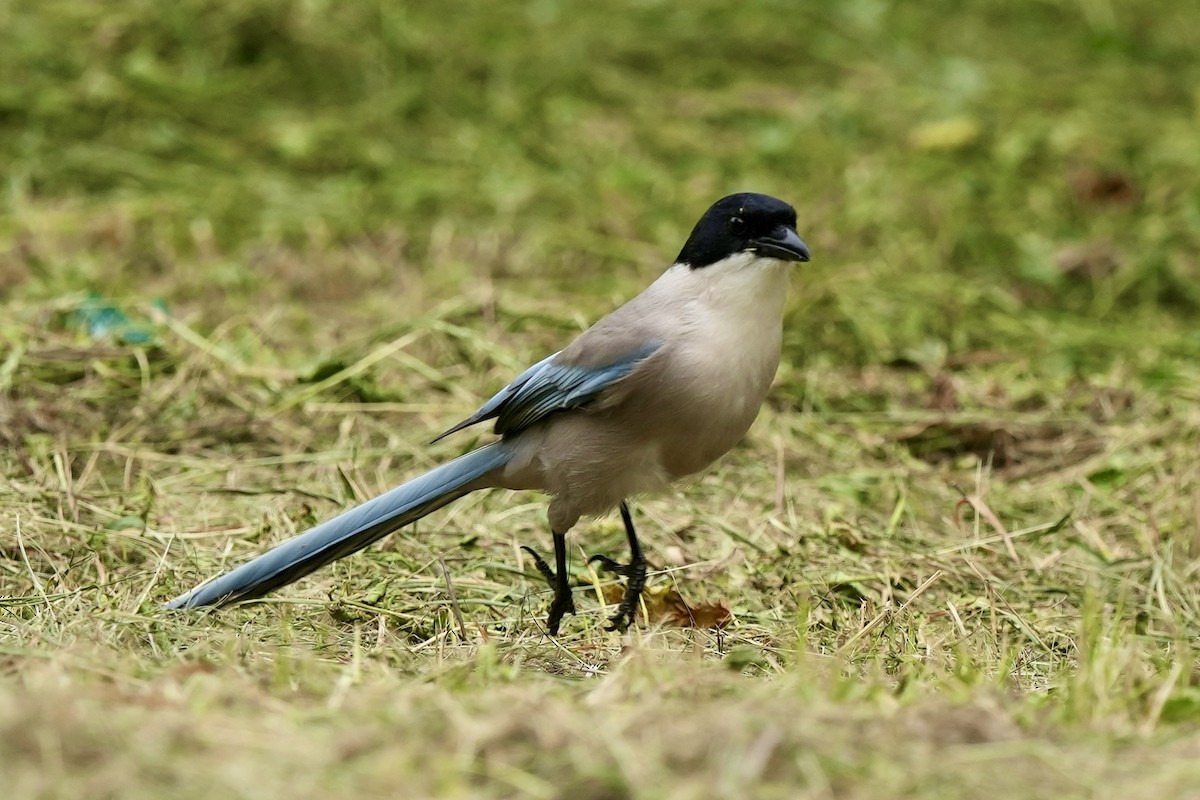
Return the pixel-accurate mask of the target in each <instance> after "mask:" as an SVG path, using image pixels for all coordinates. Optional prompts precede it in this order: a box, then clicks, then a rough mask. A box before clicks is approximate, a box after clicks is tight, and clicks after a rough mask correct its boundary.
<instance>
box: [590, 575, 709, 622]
mask: <svg viewBox="0 0 1200 800" xmlns="http://www.w3.org/2000/svg"><path fill="white" fill-rule="evenodd" d="M600 592H601V594H602V595H603V596H604V601H605V602H606V603H610V604H616V603H620V602H621V597H622V596H624V594H625V587H624V586H620V585H617V584H610V585H608V586H604V587H602V588H601V590H600ZM643 609H644V610H645V612H646V616H647V618H648V619H647V622H648V624H650V625H670V626H671V627H675V628H700V629H713V628H720V627H722V626H724V625H725V624H726V623H728V622H729V620H731V619H732V618H733V612H732V611H731V610H730V608H729V603H728V602H726V601H725V600H718V601H716V602H713V603H697V604H695V605H693V604H691V603H689V602H688V601H687V600H685V599H684V597H683V595H681V594H680V593H679V590H678V589H676V588H675V587H674V586H655V587H650V588H648V589H646V590H645V591H643V592H642V602H641V605H640V606H639V607H638V616H639V617H641V616H642V611H643Z"/></svg>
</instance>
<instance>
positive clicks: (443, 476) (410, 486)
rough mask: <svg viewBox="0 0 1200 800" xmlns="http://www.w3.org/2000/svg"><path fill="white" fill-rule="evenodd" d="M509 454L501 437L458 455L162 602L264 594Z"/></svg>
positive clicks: (424, 510)
mask: <svg viewBox="0 0 1200 800" xmlns="http://www.w3.org/2000/svg"><path fill="white" fill-rule="evenodd" d="M510 458H512V453H510V452H509V450H508V448H507V447H505V446H504V445H503V444H502V443H500V442H496V443H494V444H489V445H486V446H484V447H481V448H479V449H478V450H474V451H472V452H470V453H467V454H466V455H465V456H460V457H459V458H456V459H455V460H453V461H451V462H450V463H449V464H443V465H442V466H440V467H437V468H436V469H433V470H430V471H429V472H427V473H425V474H424V475H422V476H420V477H418V478H413V479H412V480H411V481H409V482H408V483H404V484H401V485H400V486H397V487H396V488H395V489H392V490H391V491H389V492H386V493H384V494H381V495H380V496H379V497H376V498H375V499H374V500H368V501H367V502H365V503H363V504H362V505H360V506H355V507H354V508H352V509H350V510H349V511H346V512H344V513H342V514H340V515H339V516H336V517H334V518H333V519H331V520H327V521H325V522H322V523H321V524H320V525H318V526H317V527H315V528H312V529H311V530H308V531H306V532H305V533H302V534H300V535H299V536H296V537H294V538H292V539H288V540H287V541H286V542H284V543H283V544H281V545H278V546H277V547H275V548H274V549H273V550H269V551H267V552H266V553H264V554H262V555H261V556H259V557H258V558H256V559H254V560H253V561H248V562H246V563H245V564H242V565H241V566H240V567H237V568H235V569H233V570H231V571H229V572H227V573H225V574H224V575H222V576H220V577H219V578H216V579H215V580H212V581H209V582H208V583H206V584H204V585H202V586H198V587H196V588H195V589H193V590H192V591H190V592H188V593H187V594H185V595H182V596H180V597H177V598H175V599H174V600H172V601H171V602H170V603H167V606H166V607H167V608H195V607H196V606H211V605H225V604H226V603H232V602H235V601H237V600H251V599H253V598H255V597H262V596H263V595H264V594H266V593H267V592H270V591H273V590H275V589H278V588H279V587H281V586H286V585H288V584H289V583H291V582H292V581H295V580H298V579H300V578H302V577H304V576H305V575H307V574H308V573H310V572H312V571H313V570H316V569H320V568H321V567H323V566H325V565H326V564H328V563H330V562H332V561H337V560H338V559H339V558H342V557H343V556H348V555H350V554H351V553H355V552H358V551H359V550H361V549H363V548H364V547H366V546H367V545H369V544H371V543H372V542H374V541H376V540H378V539H381V538H382V537H384V536H387V535H388V534H389V533H391V532H392V531H394V530H396V529H397V528H401V527H403V526H405V525H407V524H409V523H410V522H416V521H417V520H418V519H420V518H421V517H423V516H425V515H426V514H428V513H430V512H432V511H436V510H437V509H439V508H441V507H442V506H444V505H446V504H447V503H449V502H451V501H453V500H457V499H458V498H460V497H462V496H463V495H464V494H467V492H469V491H470V490H471V489H470V486H469V485H470V484H471V483H472V482H473V481H476V480H478V479H479V478H481V477H483V476H484V475H485V474H487V473H488V472H490V471H491V470H493V469H496V468H497V467H500V466H503V465H504V464H506V463H507V462H508V460H509V459H510Z"/></svg>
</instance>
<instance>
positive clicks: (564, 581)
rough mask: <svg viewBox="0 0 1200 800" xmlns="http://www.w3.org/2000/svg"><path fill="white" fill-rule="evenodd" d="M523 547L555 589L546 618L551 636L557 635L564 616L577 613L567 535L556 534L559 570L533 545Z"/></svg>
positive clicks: (556, 563) (555, 553) (556, 558)
mask: <svg viewBox="0 0 1200 800" xmlns="http://www.w3.org/2000/svg"><path fill="white" fill-rule="evenodd" d="M521 549H522V550H524V551H525V552H527V553H529V555H531V556H533V565H534V566H535V567H537V571H538V572H540V573H541V575H542V577H543V578H545V579H546V583H548V584H550V588H551V589H553V590H554V600H552V601H551V603H550V616H549V617H548V618H547V619H546V626H547V627H548V628H549V629H550V635H551V636H557V635H558V626H559V624H560V623H561V622H562V618H563V617H564V616H565V615H567V614H574V613H575V598H574V597H572V596H571V576H570V575H569V574H568V572H567V535H566V534H565V533H555V534H554V563H555V565H556V566H557V567H558V571H557V572H556V571H554V570H552V569H550V565H549V564H547V563H546V559H544V558H542V557H541V556H540V555H538V554H537V551H536V550H534V549H533V548H532V547H525V546H524V545H522V546H521Z"/></svg>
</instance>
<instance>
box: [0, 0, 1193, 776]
mask: <svg viewBox="0 0 1200 800" xmlns="http://www.w3.org/2000/svg"><path fill="white" fill-rule="evenodd" d="M1198 38H1200V17H1197V16H1196V14H1195V13H1194V8H1193V7H1192V4H1191V3H1187V2H1182V1H1180V2H1167V1H1166V0H1158V2H1150V0H1132V1H1131V2H1126V3H1122V4H1115V3H1108V2H1105V1H1104V0H1098V1H1097V2H1067V1H1066V0H1045V1H1044V2H1037V3H1035V2H1025V3H1012V2H1000V0H987V1H986V2H981V3H975V4H973V5H971V7H970V10H969V11H967V10H964V9H963V8H962V6H961V5H959V4H952V3H938V2H935V3H923V4H914V3H908V4H891V3H887V2H883V1H882V0H856V1H855V2H849V3H846V2H821V3H810V4H805V5H803V6H800V7H797V6H794V5H792V4H784V3H763V4H740V5H738V4H723V3H690V4H687V5H686V7H679V6H678V4H675V5H671V4H661V3H645V2H621V1H620V0H602V1H601V2H593V3H589V4H586V5H584V4H579V5H577V6H576V5H572V4H565V3H557V2H553V1H552V0H550V1H547V2H540V3H534V4H529V5H527V6H525V7H519V6H504V7H502V6H500V5H496V4H488V3H482V2H456V3H452V4H450V6H446V5H445V4H422V5H418V4H410V6H409V7H403V6H397V4H394V3H387V2H362V3H356V4H334V3H327V2H322V1H321V0H314V1H313V2H282V1H281V0H254V1H253V2H246V3H238V4H234V3H227V4H213V3H206V2H200V1H199V0H183V1H182V2H178V3H159V2H153V1H152V0H140V2H138V1H135V2H128V3H123V4H113V5H111V6H110V5H109V4H100V3H88V2H83V0H74V1H73V2H68V1H67V0H48V1H46V2H38V3H33V2H24V0H14V2H9V3H5V4H0V73H2V74H3V75H4V76H5V80H4V81H3V85H2V86H0V163H3V164H5V168H4V174H5V177H6V179H7V180H6V182H5V188H4V193H3V199H2V200H0V203H2V205H0V209H2V214H0V298H2V299H3V301H4V304H5V308H4V314H3V315H2V316H0V441H2V442H3V450H2V451H0V452H3V454H4V455H3V458H2V459H0V468H2V470H3V472H2V480H0V631H2V632H3V634H2V638H0V664H3V680H2V682H0V775H2V777H3V782H4V785H5V787H6V796H8V797H14V798H16V797H79V796H91V797H116V796H120V797H162V796H166V795H170V796H178V797H218V796H219V797H251V796H253V797H291V798H300V797H330V796H349V795H351V794H354V795H357V796H364V797H370V796H397V795H400V796H428V795H433V794H441V795H447V796H483V797H518V796H520V797H548V798H549V797H567V796H570V797H585V798H607V797H614V798H615V797H627V796H635V795H636V796H644V797H673V798H674V797H678V798H685V797H739V798H740V797H746V796H763V797H771V796H778V797H789V798H790V797H812V798H826V797H838V798H886V797H963V796H970V797H989V796H992V797H999V796H1009V797H1055V798H1058V797H1129V796H1138V797H1150V796H1162V797H1200V760H1197V759H1198V756H1200V672H1198V671H1197V662H1196V656H1197V652H1196V651H1197V645H1196V632H1197V630H1200V591H1198V589H1197V577H1196V572H1197V570H1200V402H1198V401H1200V334H1198V333H1197V330H1200V326H1198V325H1197V322H1198V320H1200V290H1198V289H1197V286H1200V281H1198V280H1197V279H1198V278H1200V191H1198V190H1197V184H1196V180H1195V176H1196V175H1197V174H1200V147H1197V144H1196V142H1197V138H1196V133H1195V132H1196V130H1197V128H1198V126H1200V66H1198V64H1197V61H1196V59H1195V42H1196V41H1197V39H1198ZM742 189H754V190H757V191H764V192H769V193H772V194H776V195H779V196H781V197H784V198H786V199H788V200H789V201H791V202H792V203H793V204H795V205H796V207H797V209H798V211H799V214H800V220H801V223H800V231H801V234H802V235H803V236H804V237H805V238H806V240H807V241H808V242H809V244H810V245H811V246H812V249H813V251H814V254H815V261H814V262H813V263H812V264H811V265H805V267H804V268H802V269H800V270H798V271H797V274H796V277H795V280H794V284H793V298H792V303H791V305H790V312H789V316H788V320H787V329H786V352H785V356H784V364H783V365H782V367H781V369H780V373H779V379H778V382H777V385H776V387H775V389H774V391H773V392H772V395H771V398H770V401H769V404H768V407H767V408H766V409H765V410H764V413H763V414H762V416H761V417H760V419H759V421H758V422H757V423H756V425H755V427H754V429H753V430H752V431H751V434H750V435H749V437H748V439H747V441H746V442H745V443H744V444H743V445H741V446H740V447H739V448H737V449H736V450H735V451H734V452H733V453H731V454H730V455H729V456H728V457H726V458H725V459H724V460H723V461H722V462H721V463H720V464H719V465H718V466H717V467H716V468H715V469H714V470H712V471H711V472H710V473H709V474H707V475H705V476H703V477H701V478H700V479H699V480H698V481H697V482H696V483H695V484H694V485H693V486H691V487H687V488H685V489H683V490H681V491H680V492H677V493H672V494H670V495H666V496H663V497H656V498H649V499H646V500H644V501H642V502H640V503H639V504H638V508H637V513H638V514H639V518H640V519H641V520H642V523H641V527H642V531H643V539H644V540H645V541H646V544H647V547H648V555H649V557H650V559H651V562H652V564H653V565H654V567H655V577H654V578H653V582H652V589H653V592H654V596H656V597H658V598H660V601H663V600H664V598H670V597H673V595H670V592H672V591H675V592H678V593H679V595H680V597H681V598H686V600H687V602H690V603H691V604H692V605H693V606H695V607H697V608H701V607H703V606H704V604H712V605H715V606H719V605H720V604H722V603H724V604H726V605H727V606H728V607H729V609H730V611H731V613H732V620H731V621H730V622H729V623H728V624H727V625H726V626H725V627H724V628H723V629H720V630H714V629H710V628H703V627H701V628H675V627H672V626H669V625H667V624H663V623H659V624H654V625H650V626H647V627H643V628H641V629H639V630H636V631H634V632H633V633H632V634H631V635H630V636H628V637H625V638H621V637H619V636H617V635H615V634H609V633H606V632H604V630H603V629H602V622H603V620H604V618H605V614H604V609H603V607H602V597H603V588H604V587H603V582H602V581H600V580H599V579H598V578H597V577H596V576H594V575H592V574H590V573H589V572H588V571H587V569H586V568H585V566H584V558H583V555H584V554H588V553H594V552H618V551H619V548H620V545H621V539H622V533H621V531H620V528H619V526H618V524H617V523H616V521H615V520H612V519H607V520H598V521H596V522H594V523H592V524H590V525H588V526H584V527H582V528H581V529H579V531H578V535H576V536H574V538H573V542H574V545H575V546H576V547H577V548H578V550H577V551H576V553H575V558H574V565H575V567H574V569H575V575H576V578H577V579H578V580H579V581H580V582H581V583H584V584H590V585H594V586H595V587H596V588H595V590H594V591H593V590H591V589H583V590H581V593H580V596H579V598H578V604H579V606H580V612H581V613H580V615H579V616H578V617H575V618H569V619H568V622H567V624H566V626H565V632H564V635H563V636H561V637H560V638H559V639H557V640H551V639H549V638H547V637H546V636H545V635H544V634H543V632H542V627H541V626H542V620H543V619H544V615H545V611H546V605H547V599H548V598H547V592H546V591H545V590H544V588H543V586H542V585H541V584H540V582H539V581H538V580H537V578H536V576H535V575H533V574H532V571H531V565H530V564H528V562H527V561H524V562H523V561H522V558H521V553H520V551H519V550H518V546H519V545H520V544H535V545H539V546H540V547H542V548H545V547H546V546H547V545H548V538H549V537H548V535H547V532H546V530H545V527H544V506H543V504H542V503H541V501H540V499H539V498H538V497H536V496H533V495H522V494H505V493H494V494H492V495H480V496H474V497H470V498H468V499H466V500H464V501H461V502H459V503H458V504H456V505H454V506H453V507H451V508H450V509H449V510H447V511H443V512H440V513H438V514H436V515H434V516H433V517H431V518H429V519H428V520H425V521H423V522H422V523H421V524H419V525H418V526H417V527H416V528H414V529H412V530H409V531H407V532H405V533H404V534H403V535H400V536H394V537H390V538H389V539H387V540H385V541H384V542H382V543H381V544H379V545H377V546H375V547H373V548H372V549H371V550H370V551H369V552H367V553H365V554H361V555H359V556H356V557H353V558H351V559H348V560H346V561H344V562H341V563H339V564H336V565H335V566H333V567H332V568H328V569H326V570H323V571H321V572H320V573H318V574H316V575H315V576H313V577H312V578H310V579H308V580H305V581H303V582H301V583H299V584H297V585H295V586H292V587H289V588H287V589H286V590H284V591H281V592H279V593H277V594H276V595H274V596H272V597H271V598H269V599H267V600H266V601H264V602H261V603H256V604H252V605H247V606H243V607H240V608H235V609H231V610H227V611H224V612H221V613H220V614H216V615H208V616H198V617H186V616H175V615H167V614H164V613H162V612H160V611H158V609H157V604H158V603H159V602H160V601H162V600H164V599H166V598H168V597H171V596H173V595H174V594H175V593H176V592H178V591H180V590H183V589H186V588H188V587H190V586H191V585H193V584H194V583H195V582H196V581H198V580H200V579H202V578H204V577H207V576H209V575H212V574H214V573H215V572H217V571H219V570H220V569H221V568H222V567H223V566H225V565H228V564H232V563H234V562H236V561H239V560H241V559H243V558H246V557H248V556H250V555H253V554H255V553H259V552H261V551H262V550H264V549H265V548H266V547H267V546H268V545H269V544H270V543H272V542H275V541H279V540H281V539H283V538H285V537H287V536H290V535H292V534H294V533H296V532H298V531H300V530H303V529H304V528H305V527H307V526H308V525H310V524H312V523H313V522H315V521H317V520H320V519H324V518H327V517H329V516H330V515H332V514H334V513H336V512H337V511H338V510H340V509H342V508H346V507H349V506H350V505H352V504H353V503H355V502H357V501H360V500H363V499H365V498H367V497H370V496H372V495H373V494H375V493H377V492H379V491H381V490H383V489H385V488H387V487H390V486H393V485H395V484H396V483H398V482H399V481H401V480H403V479H404V478H405V477H407V476H411V475H414V474H416V473H417V472H419V471H420V470H421V469H423V468H425V467H427V466H429V465H431V464H434V463H437V462H438V461H441V460H443V459H445V458H448V457H450V456H452V455H454V454H456V453H458V452H461V451H462V450H464V449H466V448H467V447H469V446H470V443H471V438H472V437H471V434H466V435H464V436H461V437H460V438H458V439H456V440H454V441H451V442H445V443H440V444H439V445H437V446H435V447H432V448H430V447H428V446H426V444H425V442H426V441H427V440H428V439H429V438H430V437H431V435H432V434H434V433H436V432H438V431H440V430H442V429H443V428H445V427H446V426H447V425H448V424H450V423H452V422H453V421H456V420H458V419H460V418H461V417H463V416H464V415H465V414H467V413H469V412H470V411H471V410H473V409H474V407H475V405H476V404H477V402H478V401H479V400H480V399H481V398H483V397H485V396H488V395H489V394H490V392H492V391H494V390H495V389H496V388H498V387H499V386H500V385H502V384H503V382H504V381H505V380H507V378H508V377H511V375H513V374H514V373H515V371H516V370H518V369H520V368H521V367H523V366H524V365H526V364H527V363H530V362H531V360H534V359H537V358H540V357H542V356H543V355H544V354H545V353H547V352H549V351H552V350H554V349H557V347H559V346H561V344H562V343H563V342H564V341H566V340H567V339H568V338H569V337H570V336H571V335H572V334H573V333H574V332H576V331H578V330H579V329H580V328H581V327H582V326H584V325H585V324H587V322H588V321H589V320H592V319H595V318H596V317H597V316H599V315H601V314H602V313H604V312H605V311H607V310H608V309H610V308H611V307H612V306H613V305H615V304H616V303H618V302H620V301H621V300H622V299H625V298H627V297H629V296H630V295H631V294H633V293H634V292H636V291H637V290H638V289H639V288H640V287H641V286H643V285H644V284H645V283H647V282H648V281H649V280H651V279H652V278H653V277H654V275H655V274H656V273H657V271H658V270H660V269H661V268H663V267H664V266H665V265H666V263H668V262H669V260H670V258H671V257H672V256H673V255H674V253H675V252H676V251H677V249H678V247H679V246H680V243H681V242H682V240H683V238H684V237H685V236H686V233H687V231H688V229H689V228H690V226H691V224H692V223H693V222H694V220H695V218H696V217H697V216H698V215H699V213H700V212H701V211H702V210H703V209H704V208H705V207H706V206H707V205H708V203H710V202H711V201H712V200H714V199H715V198H716V197H719V196H720V195H722V194H724V193H726V192H729V191H734V190H742Z"/></svg>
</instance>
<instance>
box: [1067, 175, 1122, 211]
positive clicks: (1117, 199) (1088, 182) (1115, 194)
mask: <svg viewBox="0 0 1200 800" xmlns="http://www.w3.org/2000/svg"><path fill="white" fill-rule="evenodd" d="M1069 180H1070V185H1071V194H1073V195H1074V196H1075V199H1076V201H1078V202H1079V203H1081V204H1084V205H1096V206H1099V205H1105V206H1131V205H1133V204H1134V203H1136V202H1137V199H1138V190H1137V187H1136V186H1134V184H1133V179H1132V178H1130V177H1129V176H1128V175H1126V174H1125V173H1123V172H1117V171H1115V170H1102V169H1096V168H1094V167H1085V168H1082V169H1078V170H1075V172H1073V173H1072V174H1071V177H1070V179H1069Z"/></svg>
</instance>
